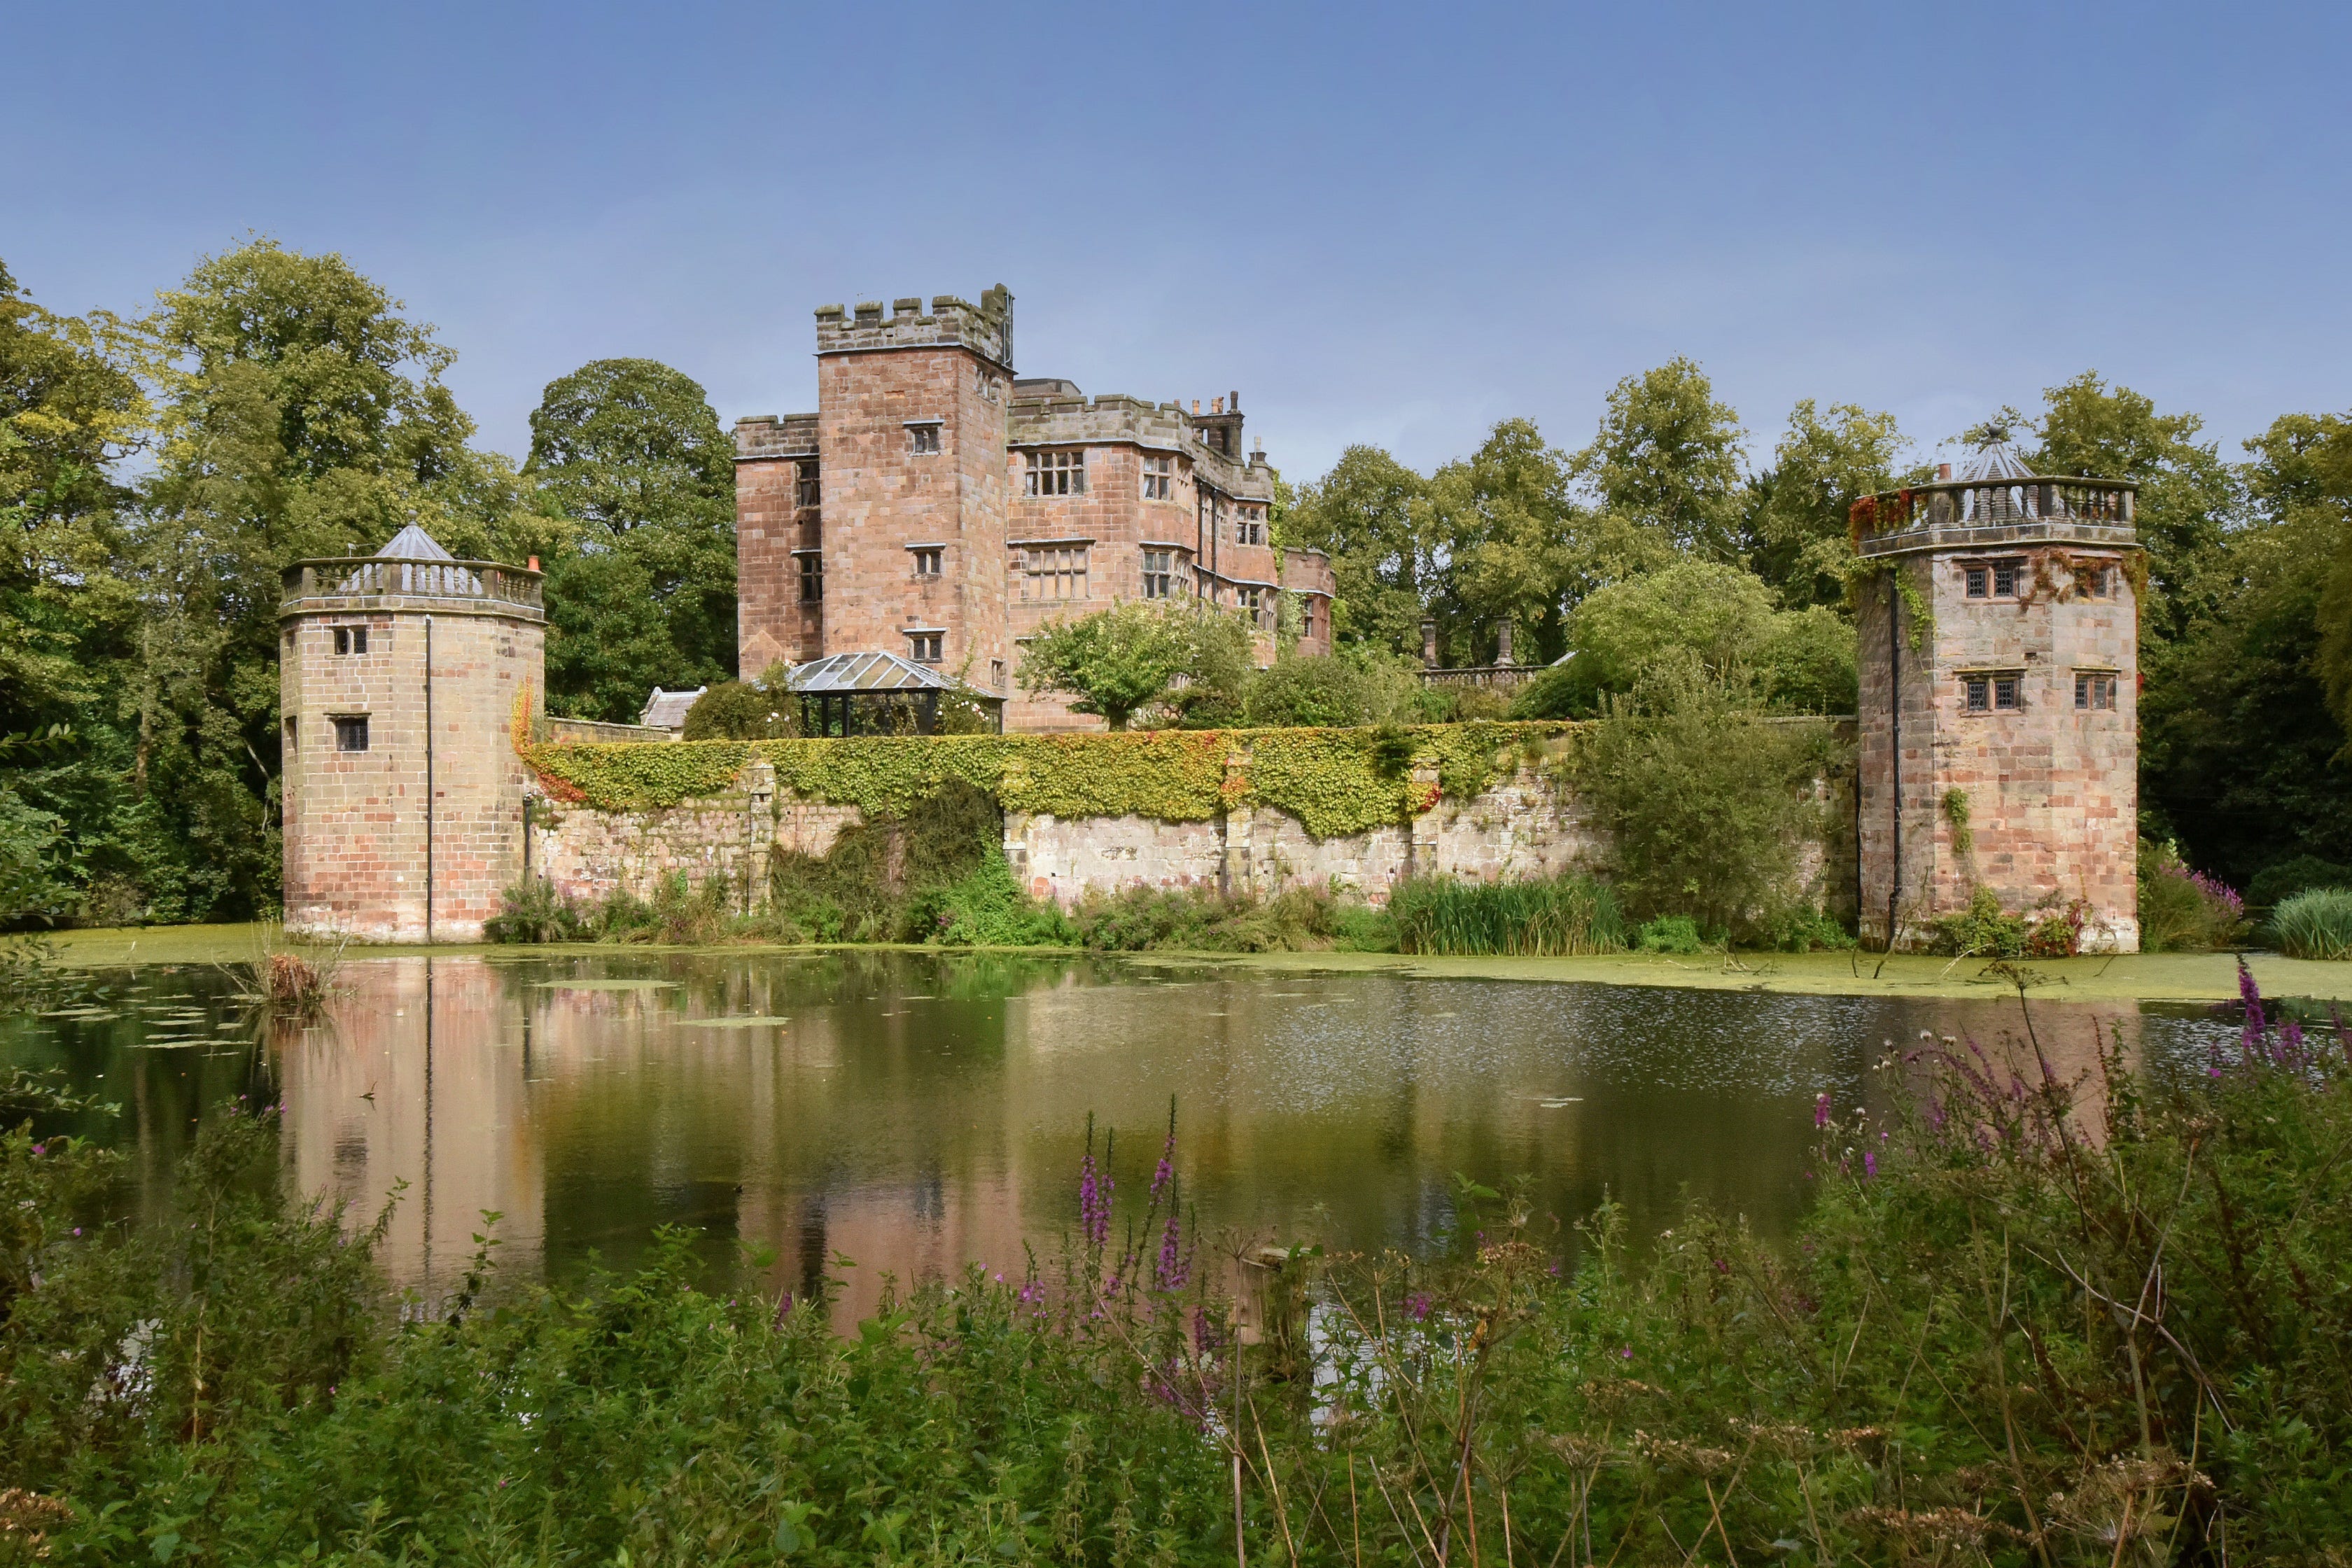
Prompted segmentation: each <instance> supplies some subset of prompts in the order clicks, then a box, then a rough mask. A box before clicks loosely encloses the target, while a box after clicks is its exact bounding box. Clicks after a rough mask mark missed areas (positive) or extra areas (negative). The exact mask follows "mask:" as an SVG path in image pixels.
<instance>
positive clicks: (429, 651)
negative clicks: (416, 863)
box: [425, 616, 433, 947]
mask: <svg viewBox="0 0 2352 1568" xmlns="http://www.w3.org/2000/svg"><path fill="white" fill-rule="evenodd" d="M425 945H426V946H427V947H430V946H431V945H433V617H432V616H425Z"/></svg>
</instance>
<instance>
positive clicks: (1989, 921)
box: [1935, 887, 2032, 958]
mask: <svg viewBox="0 0 2352 1568" xmlns="http://www.w3.org/2000/svg"><path fill="white" fill-rule="evenodd" d="M1935 931H1936V944H1935V945H1936V951H1937V952H1945V953H1949V954H1951V955H1952V956H1953V957H1955V958H2022V957H2024V956H2025V943H2026V940H2027V939H2028V938H2029V937H2030V936H2031V935H2032V928H2031V927H2030V926H2029V925H2028V924H2027V922H2026V919H2025V917H2024V916H2023V915H2014V914H2010V913H2007V912H2006V911H2004V910H2002V909H2001V907H2000V896H1999V895H1998V894H1996V893H1995V892H1994V891H1993V890H1992V889H1990V888H1985V887H1979V888H1978V889H1976V891H1975V892H1973V893H1971V894H1969V907H1968V908H1967V909H1965V910H1958V911H1957V912H1955V913H1952V914H1948V915H1942V916H1939V917H1937V920H1936V921H1935Z"/></svg>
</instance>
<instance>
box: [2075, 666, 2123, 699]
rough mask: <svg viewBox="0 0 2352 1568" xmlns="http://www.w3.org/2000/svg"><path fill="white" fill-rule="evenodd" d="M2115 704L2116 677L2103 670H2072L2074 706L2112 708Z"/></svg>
mask: <svg viewBox="0 0 2352 1568" xmlns="http://www.w3.org/2000/svg"><path fill="white" fill-rule="evenodd" d="M2115 705H2116V678H2115V676H2114V675H2113V674H2111V673H2109V672H2107V671H2105V670H2095V669H2078V670H2076V671H2075V672H2074V706H2075V707H2077V708H2083V709H2093V708H2113V707H2114V706H2115Z"/></svg>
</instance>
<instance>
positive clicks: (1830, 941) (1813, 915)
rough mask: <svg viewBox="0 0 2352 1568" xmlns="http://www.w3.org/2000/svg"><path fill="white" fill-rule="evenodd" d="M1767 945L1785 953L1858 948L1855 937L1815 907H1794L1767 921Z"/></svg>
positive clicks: (1799, 905)
mask: <svg viewBox="0 0 2352 1568" xmlns="http://www.w3.org/2000/svg"><path fill="white" fill-rule="evenodd" d="M1761 934H1762V936H1763V939H1764V942H1765V943H1766V945H1768V946H1769V947H1772V948H1774V949H1777V950H1778V951H1780V952H1814V951H1816V950H1818V949H1822V948H1829V949H1838V948H1848V947H1853V946H1854V945H1856V943H1855V941H1854V936H1853V932H1852V931H1848V930H1846V929H1845V927H1843V926H1842V925H1840V924H1839V923H1838V922H1837V921H1835V920H1834V919H1832V918H1831V916H1830V915H1829V913H1828V912H1827V911H1826V910H1822V909H1820V908H1819V907H1817V906H1815V905H1812V904H1791V905H1790V906H1788V907H1787V908H1785V909H1783V910H1779V911H1778V912H1777V913H1775V914H1773V915H1772V916H1770V917H1769V919H1767V920H1765V921H1763V922H1762V925H1761Z"/></svg>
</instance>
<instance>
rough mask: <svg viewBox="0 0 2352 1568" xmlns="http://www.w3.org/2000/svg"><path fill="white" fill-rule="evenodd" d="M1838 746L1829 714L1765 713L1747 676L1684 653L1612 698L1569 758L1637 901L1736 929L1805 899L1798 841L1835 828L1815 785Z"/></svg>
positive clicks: (1645, 909)
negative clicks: (1713, 671) (1823, 720)
mask: <svg viewBox="0 0 2352 1568" xmlns="http://www.w3.org/2000/svg"><path fill="white" fill-rule="evenodd" d="M1831 745H1832V736H1831V731H1830V730H1829V728H1828V726H1827V725H1824V724H1813V723H1807V722H1804V721H1797V720H1781V721H1771V720H1765V719H1761V718H1759V716H1758V714H1757V713H1756V711H1755V693H1754V688H1753V685H1752V683H1743V682H1739V681H1736V680H1722V679H1717V678H1715V677H1713V676H1711V675H1708V674H1707V673H1706V672H1705V671H1704V670H1702V669H1700V668H1698V667H1697V665H1696V662H1695V661H1692V660H1689V659H1687V658H1685V660H1683V661H1681V662H1678V663H1668V664H1664V665H1661V666H1659V667H1657V668H1655V669H1654V670H1653V672H1652V673H1651V675H1650V676H1649V677H1648V678H1646V679H1644V681H1643V687H1642V689H1641V690H1640V691H1638V692H1637V693H1636V694H1635V695H1634V696H1633V697H1631V698H1616V699H1612V700H1611V704H1610V713H1609V717H1608V718H1606V719H1604V720H1602V721H1600V722H1599V723H1597V724H1595V725H1593V726H1592V728H1591V731H1590V732H1589V734H1588V736H1587V738H1586V740H1585V742H1584V744H1583V745H1582V747H1581V748H1580V749H1579V750H1578V751H1577V752H1573V753H1571V761H1570V767H1571V770H1572V772H1573V773H1574V777H1575V782H1576V784H1578V786H1579V787H1580V789H1581V790H1582V792H1583V794H1584V796H1585V798H1586V799H1587V800H1588V801H1590V802H1591V806H1592V812H1593V816H1594V817H1595V819H1596V821H1597V822H1598V823H1599V825H1600V826H1601V828H1602V829H1603V830H1604V831H1605V832H1606V833H1607V834H1608V836H1609V840H1610V855H1611V864H1610V868H1609V869H1610V871H1611V873H1612V874H1611V878H1610V880H1611V881H1612V884H1613V885H1614V886H1615V888H1616V889H1617V891H1618V893H1619V895H1620V896H1621V897H1622V898H1623V899H1624V900H1625V901H1626V904H1627V906H1628V908H1629V909H1630V910H1632V912H1633V913H1634V914H1635V915H1637V916H1640V917H1643V918H1647V917H1649V916H1653V915H1659V914H1688V915H1691V916H1694V917H1695V918H1696V920H1697V921H1698V922H1699V923H1700V924H1701V925H1703V926H1705V927H1706V928H1708V929H1710V930H1716V931H1731V932H1733V933H1735V934H1737V933H1739V932H1741V931H1748V930H1751V929H1753V928H1754V925H1755V922H1756V921H1759V920H1762V919H1764V918H1765V917H1766V916H1768V915H1769V912H1770V911H1772V910H1780V909H1784V908H1787V907H1789V906H1790V905H1791V904H1795V903H1799V902H1801V901H1803V900H1804V891H1805V890H1804V889H1801V888H1799V887H1798V886H1797V883H1796V872H1797V848H1798V846H1799V845H1800V844H1801V843H1803V842H1804V841H1805V840H1806V839H1807V838H1808V837H1814V836H1817V835H1818V834H1820V833H1822V832H1823V831H1825V830H1826V828H1827V826H1828V821H1827V811H1828V807H1827V805H1826V804H1825V802H1824V801H1823V800H1822V799H1821V798H1820V797H1819V796H1818V795H1817V793H1816V791H1815V789H1814V787H1813V786H1814V781H1815V780H1817V779H1818V778H1819V776H1820V774H1821V772H1822V767H1823V766H1824V764H1825V763H1826V761H1827V757H1828V753H1829V749H1830V747H1831Z"/></svg>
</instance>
